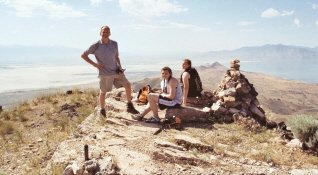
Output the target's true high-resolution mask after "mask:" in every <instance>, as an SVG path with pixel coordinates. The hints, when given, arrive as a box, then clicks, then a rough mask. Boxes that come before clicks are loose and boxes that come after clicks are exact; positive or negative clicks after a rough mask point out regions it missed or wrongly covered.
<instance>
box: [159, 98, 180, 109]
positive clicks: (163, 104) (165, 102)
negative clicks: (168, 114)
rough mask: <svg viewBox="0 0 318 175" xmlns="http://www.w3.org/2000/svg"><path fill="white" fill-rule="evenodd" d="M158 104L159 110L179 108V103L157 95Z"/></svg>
mask: <svg viewBox="0 0 318 175" xmlns="http://www.w3.org/2000/svg"><path fill="white" fill-rule="evenodd" d="M158 106H159V109H160V110H163V109H171V108H179V107H180V106H181V105H180V104H179V103H177V102H175V101H173V100H171V99H169V98H166V97H163V96H161V95H159V101H158Z"/></svg>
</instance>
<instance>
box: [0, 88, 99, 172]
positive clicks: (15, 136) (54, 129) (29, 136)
mask: <svg viewBox="0 0 318 175" xmlns="http://www.w3.org/2000/svg"><path fill="white" fill-rule="evenodd" d="M72 91H73V93H72V94H66V93H64V92H63V93H62V92H61V93H56V94H53V95H48V96H42V97H39V98H37V99H35V100H33V101H29V102H24V103H22V104H20V105H18V106H16V107H14V108H11V109H7V110H4V111H2V112H1V113H0V136H1V137H0V152H1V153H3V154H1V155H3V156H1V157H4V158H3V159H0V169H1V166H2V165H4V161H8V160H10V164H12V165H14V164H16V165H18V163H17V162H23V164H27V165H28V167H29V168H31V172H27V174H30V173H31V174H39V170H40V169H41V168H43V167H44V166H45V165H46V161H47V160H48V159H49V158H50V156H51V155H47V154H48V153H49V152H53V150H55V148H56V146H57V145H58V144H59V143H60V142H62V141H63V140H65V139H66V138H67V137H68V135H69V134H70V133H72V132H73V131H74V130H75V129H76V127H77V125H78V124H79V123H81V122H82V121H83V120H85V118H86V117H87V116H88V115H89V114H91V113H92V112H93V110H94V108H95V107H96V105H97V103H96V98H97V95H98V94H97V92H98V91H96V90H93V89H88V90H85V91H83V92H82V91H80V90H78V89H75V90H72ZM63 105H68V106H70V107H69V108H66V109H64V108H63V107H62V106H63ZM4 148H6V150H7V151H6V152H2V149H4ZM22 153H23V154H24V155H25V156H22V155H21V154H22ZM19 159H21V160H19ZM0 172H1V170H0ZM59 172H60V171H59ZM57 174H58V173H57Z"/></svg>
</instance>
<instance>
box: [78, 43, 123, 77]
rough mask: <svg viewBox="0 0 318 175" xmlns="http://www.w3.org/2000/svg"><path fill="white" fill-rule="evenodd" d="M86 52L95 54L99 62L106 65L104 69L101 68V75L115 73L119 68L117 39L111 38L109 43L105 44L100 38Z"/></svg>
mask: <svg viewBox="0 0 318 175" xmlns="http://www.w3.org/2000/svg"><path fill="white" fill-rule="evenodd" d="M84 54H86V55H89V54H93V55H95V58H96V60H97V63H101V64H103V65H104V69H101V70H100V69H99V76H103V75H115V74H117V72H116V70H117V68H118V64H117V58H118V55H119V54H118V45H117V42H116V41H113V40H109V41H108V43H107V44H103V43H102V42H101V41H100V40H99V41H97V42H96V43H94V44H92V45H91V46H90V47H89V48H88V49H87V50H86V51H85V52H84Z"/></svg>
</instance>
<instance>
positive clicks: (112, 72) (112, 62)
mask: <svg viewBox="0 0 318 175" xmlns="http://www.w3.org/2000/svg"><path fill="white" fill-rule="evenodd" d="M100 36H101V39H100V40H99V41H97V42H96V43H94V44H92V45H91V46H90V47H89V48H88V49H87V50H86V51H85V52H84V53H83V54H82V56H81V57H82V58H83V59H84V60H85V61H86V62H88V63H89V64H91V65H92V66H94V67H96V68H97V69H98V71H99V76H98V77H99V85H100V92H99V104H100V107H101V110H100V113H101V115H103V116H104V117H106V111H105V96H106V93H107V92H109V91H111V90H112V86H113V85H115V87H116V88H119V87H124V88H125V90H126V96H127V101H128V102H127V112H129V113H132V114H138V113H139V112H138V111H137V110H136V109H135V108H134V106H133V104H132V102H131V85H130V83H129V81H128V80H127V79H126V77H125V74H124V70H123V69H122V66H121V63H120V60H119V53H118V44H117V42H116V41H113V40H111V39H109V36H110V28H109V27H108V26H102V28H101V30H100ZM89 54H93V55H95V58H96V62H94V61H92V60H91V59H90V58H89V57H88V55H89Z"/></svg>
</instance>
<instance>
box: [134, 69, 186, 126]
mask: <svg viewBox="0 0 318 175" xmlns="http://www.w3.org/2000/svg"><path fill="white" fill-rule="evenodd" d="M161 77H162V81H161V83H160V86H161V90H162V93H149V94H148V97H147V98H148V103H147V106H146V108H145V110H144V111H143V112H141V113H140V114H135V115H133V116H132V118H133V119H135V120H142V118H143V117H144V116H145V115H146V114H147V113H149V112H150V111H152V113H153V116H152V117H150V118H148V119H147V120H146V122H148V123H160V118H159V114H158V108H159V109H161V110H163V109H166V108H174V107H180V106H181V103H182V89H181V86H180V84H179V82H178V80H177V79H176V78H174V77H172V71H171V69H170V68H169V67H163V68H162V69H161Z"/></svg>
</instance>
